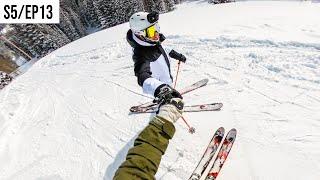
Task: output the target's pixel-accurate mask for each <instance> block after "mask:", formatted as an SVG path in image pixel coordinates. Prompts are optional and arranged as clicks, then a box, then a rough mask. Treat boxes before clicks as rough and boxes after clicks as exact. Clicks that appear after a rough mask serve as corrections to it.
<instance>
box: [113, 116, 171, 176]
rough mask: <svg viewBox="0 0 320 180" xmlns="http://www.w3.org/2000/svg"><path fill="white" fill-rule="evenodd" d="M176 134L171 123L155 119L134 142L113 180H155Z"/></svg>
mask: <svg viewBox="0 0 320 180" xmlns="http://www.w3.org/2000/svg"><path fill="white" fill-rule="evenodd" d="M174 133H175V127H174V125H173V124H172V123H171V122H169V121H167V120H165V119H163V118H160V117H157V116H156V117H154V118H153V119H152V120H151V121H150V123H149V125H148V126H147V127H146V128H145V129H144V130H143V131H142V132H141V133H140V134H139V136H138V137H137V139H136V140H135V141H134V146H133V147H132V148H131V149H129V151H128V154H127V157H126V160H125V161H124V162H123V163H122V164H121V165H120V167H119V168H118V170H117V171H116V173H115V176H114V177H113V179H114V180H127V179H128V180H136V179H155V178H154V176H155V174H156V172H157V170H158V167H159V164H160V161H161V157H162V155H163V154H164V153H165V151H166V149H167V147H168V144H169V139H171V138H172V137H173V135H174Z"/></svg>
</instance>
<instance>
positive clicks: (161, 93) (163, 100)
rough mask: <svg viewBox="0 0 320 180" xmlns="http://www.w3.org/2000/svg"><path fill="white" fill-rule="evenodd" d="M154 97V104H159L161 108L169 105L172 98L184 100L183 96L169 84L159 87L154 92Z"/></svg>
mask: <svg viewBox="0 0 320 180" xmlns="http://www.w3.org/2000/svg"><path fill="white" fill-rule="evenodd" d="M154 97H155V99H154V102H155V103H158V104H159V106H161V105H163V104H167V103H169V102H170V100H171V99H172V98H180V99H183V98H182V96H181V94H180V93H179V92H178V91H177V90H175V89H173V88H172V87H171V86H169V85H168V84H162V85H160V86H159V87H157V89H156V90H155V92H154Z"/></svg>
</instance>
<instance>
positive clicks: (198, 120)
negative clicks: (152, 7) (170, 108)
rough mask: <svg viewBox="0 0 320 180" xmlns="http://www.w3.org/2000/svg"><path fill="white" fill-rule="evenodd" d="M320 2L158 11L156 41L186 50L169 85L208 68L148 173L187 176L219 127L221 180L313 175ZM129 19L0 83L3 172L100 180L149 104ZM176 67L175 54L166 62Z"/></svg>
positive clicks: (318, 169)
mask: <svg viewBox="0 0 320 180" xmlns="http://www.w3.org/2000/svg"><path fill="white" fill-rule="evenodd" d="M319 17H320V3H311V2H275V1H270V2H237V3H229V4H221V5H209V4H207V3H206V2H205V1H195V2H188V3H184V4H182V5H180V6H178V7H177V9H176V10H175V11H173V12H170V13H167V14H163V15H161V16H160V26H161V30H162V32H163V33H164V34H165V35H166V36H167V40H166V41H165V42H164V46H166V47H167V48H170V47H171V48H174V49H175V50H177V51H179V52H181V53H183V54H185V55H186V56H187V58H188V59H187V63H185V64H182V66H181V72H180V75H179V78H178V83H177V89H180V88H183V87H185V86H186V85H188V84H191V83H193V82H196V81H197V80H200V79H202V78H208V79H209V84H208V85H207V86H206V87H203V88H201V89H199V90H196V91H194V92H192V93H189V94H186V95H185V96H184V100H185V103H186V104H190V105H191V104H199V103H210V102H223V103H224V107H223V108H222V110H221V111H218V112H201V113H185V114H184V116H185V118H186V119H187V120H188V121H189V123H190V124H192V125H193V126H194V127H195V128H196V133H195V134H194V135H191V134H189V133H188V132H187V128H186V125H185V124H183V122H182V121H178V122H177V123H176V129H177V132H176V134H175V136H174V138H173V139H172V140H171V142H170V145H169V148H168V150H167V152H166V154H165V155H164V157H163V159H162V162H161V165H160V169H159V171H158V173H157V174H156V178H157V179H163V180H168V179H169V180H170V179H172V180H177V179H182V180H185V179H187V178H188V177H189V176H190V174H191V172H192V171H193V169H194V168H195V166H196V164H197V162H198V160H199V159H200V157H201V156H202V153H203V151H204V150H205V148H206V146H207V144H208V142H209V140H210V139H211V137H212V135H213V133H214V132H215V130H216V129H217V128H219V127H220V126H224V127H225V128H226V130H229V129H231V128H236V129H237V130H238V136H237V139H236V142H235V144H234V146H233V149H232V150H231V153H230V155H229V157H228V159H227V162H226V164H225V166H224V167H223V168H222V171H221V174H220V175H219V179H220V180H223V179H224V180H230V179H238V180H270V179H275V180H278V179H279V180H284V179H290V180H301V179H303V180H315V179H319V177H320V151H319V149H320V140H319V139H320V43H319V42H320V23H319ZM127 30H128V24H127V23H125V24H122V25H119V26H116V27H114V28H111V29H107V30H104V31H100V32H97V33H94V34H92V35H90V36H87V37H85V38H82V39H80V40H78V41H76V42H73V43H71V44H69V45H67V46H65V47H63V48H61V49H59V50H57V51H55V52H53V53H52V54H50V55H48V56H47V57H45V58H43V59H42V60H40V61H38V62H37V63H36V64H35V65H33V67H32V68H31V69H30V70H29V71H28V72H26V73H25V74H23V75H21V76H20V77H18V78H17V79H16V80H15V81H14V82H13V83H11V84H10V85H9V86H7V87H6V88H4V89H3V90H2V91H1V92H0V169H1V170H0V179H2V180H3V179H4V180H16V179H28V180H30V179H35V180H70V179H75V180H78V179H83V180H87V179H105V180H109V179H111V178H112V177H113V175H114V172H115V171H116V169H117V168H118V166H119V165H120V164H121V162H122V161H123V160H124V158H125V155H126V153H127V150H128V149H129V148H130V147H131V146H132V144H133V140H134V139H135V138H136V136H137V135H138V134H139V132H140V131H141V130H142V129H143V128H144V127H145V126H146V125H147V123H148V122H149V118H150V116H153V114H151V115H150V114H139V115H130V114H129V112H128V109H129V108H130V106H132V105H136V104H139V103H143V102H146V101H149V100H151V98H150V97H148V96H146V95H144V94H142V89H141V88H140V87H139V86H138V85H137V82H136V77H135V76H134V73H133V62H132V60H131V54H132V50H131V48H130V46H129V45H128V44H127V42H126V40H125V34H126V31H127ZM172 69H173V75H175V71H176V62H172Z"/></svg>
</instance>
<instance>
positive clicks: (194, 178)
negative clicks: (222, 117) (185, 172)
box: [189, 127, 224, 180]
mask: <svg viewBox="0 0 320 180" xmlns="http://www.w3.org/2000/svg"><path fill="white" fill-rule="evenodd" d="M223 136H224V128H223V127H220V128H219V129H218V130H217V131H216V132H215V133H214V135H213V137H212V139H211V141H210V142H209V145H208V147H207V149H206V151H205V152H204V154H203V155H202V157H201V160H200V161H199V163H198V165H197V167H196V169H195V170H194V171H193V173H192V175H191V177H190V178H189V180H199V179H200V177H201V176H202V174H203V173H204V171H205V170H206V168H207V166H208V165H209V163H210V161H211V159H212V157H213V156H214V154H215V153H216V152H217V150H218V148H219V145H220V143H221V141H222V139H223Z"/></svg>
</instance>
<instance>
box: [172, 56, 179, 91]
mask: <svg viewBox="0 0 320 180" xmlns="http://www.w3.org/2000/svg"><path fill="white" fill-rule="evenodd" d="M180 64H181V61H179V62H178V69H177V74H176V80H175V82H174V86H173V88H176V85H177V81H178V75H179V69H180Z"/></svg>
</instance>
